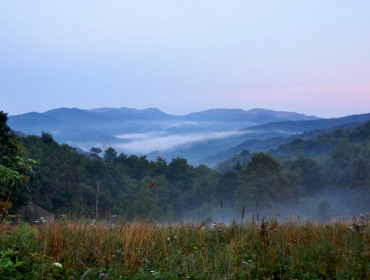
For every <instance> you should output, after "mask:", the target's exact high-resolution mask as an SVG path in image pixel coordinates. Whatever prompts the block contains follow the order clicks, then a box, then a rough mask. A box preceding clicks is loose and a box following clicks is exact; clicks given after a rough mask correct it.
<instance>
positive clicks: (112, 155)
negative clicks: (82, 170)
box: [104, 147, 117, 162]
mask: <svg viewBox="0 0 370 280" xmlns="http://www.w3.org/2000/svg"><path fill="white" fill-rule="evenodd" d="M104 159H105V161H108V162H113V161H115V160H116V159H117V152H116V150H115V149H113V148H112V147H109V148H108V149H106V150H105V152H104Z"/></svg>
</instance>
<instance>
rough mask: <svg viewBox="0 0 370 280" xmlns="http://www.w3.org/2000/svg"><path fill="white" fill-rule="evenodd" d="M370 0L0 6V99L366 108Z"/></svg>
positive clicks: (171, 109) (325, 111) (20, 105)
mask: <svg viewBox="0 0 370 280" xmlns="http://www.w3.org/2000/svg"><path fill="white" fill-rule="evenodd" d="M369 14H370V2H369V1H365V0H363V1H338V0H336V1H334V0H333V1H215V0H212V1H208V0H207V1H192V0H190V1H91V0H89V1H59V2H56V1H16V0H14V1H2V3H1V4H0V100H1V105H2V109H3V110H4V111H6V112H8V113H10V114H11V115H14V114H20V113H25V112H29V111H38V112H43V111H46V110H48V109H52V108H58V107H78V108H98V107H104V106H107V107H121V106H127V107H134V108H146V107H158V108H160V109H162V110H163V111H165V112H167V113H172V114H185V113H188V112H193V111H200V110H204V109H208V108H217V107H222V108H235V107H238V108H243V109H250V108H255V107H259V108H270V109H275V110H287V111H296V112H300V113H305V114H310V115H311V114H314V115H317V116H320V117H331V116H344V115H349V114H356V113H364V112H367V111H369V109H370V108H369V105H368V104H370V81H369V77H370V53H369V51H368V50H369V49H370V36H369V34H370V17H369Z"/></svg>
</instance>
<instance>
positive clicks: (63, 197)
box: [21, 122, 370, 220]
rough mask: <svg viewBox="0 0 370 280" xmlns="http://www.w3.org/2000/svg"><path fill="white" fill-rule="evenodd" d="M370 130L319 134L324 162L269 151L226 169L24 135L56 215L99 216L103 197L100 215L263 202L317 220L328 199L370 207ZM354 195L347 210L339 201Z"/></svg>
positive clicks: (234, 209)
mask: <svg viewBox="0 0 370 280" xmlns="http://www.w3.org/2000/svg"><path fill="white" fill-rule="evenodd" d="M369 131H370V122H369V123H367V124H366V125H364V126H361V127H359V128H357V129H355V130H354V131H352V132H339V131H336V132H333V133H327V134H323V135H320V136H318V137H317V138H315V139H316V140H315V141H321V143H322V145H326V147H328V148H327V149H328V150H329V152H328V153H327V154H326V156H324V157H322V158H320V159H311V158H309V157H305V156H302V153H300V152H298V151H295V152H296V153H295V154H294V152H293V154H292V155H293V157H291V159H290V160H288V161H286V160H285V161H284V162H281V163H279V162H278V161H276V160H275V159H273V158H272V157H271V156H269V155H266V154H249V153H245V154H244V155H241V156H244V157H245V158H247V159H248V161H247V162H246V164H244V165H239V166H238V164H236V165H235V166H234V167H233V168H232V170H229V171H226V172H224V173H221V172H219V171H216V170H212V169H209V168H208V167H206V166H205V165H200V166H198V167H193V166H190V165H189V164H188V163H187V161H186V160H185V159H181V158H176V159H173V160H172V161H171V162H169V163H167V162H166V161H164V160H163V159H161V158H158V159H157V160H156V161H148V160H147V159H146V157H145V156H126V155H125V154H120V155H118V154H117V153H116V152H115V151H114V150H113V149H111V148H109V149H107V150H106V151H105V152H104V153H102V152H101V150H100V149H98V148H92V149H91V153H90V154H88V155H85V154H80V153H78V152H77V151H76V150H75V149H74V148H72V147H70V146H68V145H59V144H57V143H56V142H55V141H54V140H53V138H52V137H51V136H50V135H49V134H43V135H42V137H37V136H28V137H23V138H21V139H22V143H23V145H24V147H25V150H26V154H27V157H30V158H33V159H36V160H37V161H38V162H39V163H38V164H37V165H36V166H35V167H34V174H33V175H32V176H31V180H30V189H31V194H32V200H33V202H34V203H36V204H38V205H40V206H42V207H44V208H45V209H47V210H49V211H52V212H55V213H71V214H73V215H75V216H90V217H94V216H95V215H96V212H95V209H96V207H95V206H96V197H97V194H99V201H100V203H99V205H98V210H99V213H98V215H99V216H100V217H107V216H109V215H118V216H120V217H124V218H126V219H134V218H145V219H152V218H153V219H158V220H163V219H165V220H166V219H172V220H173V219H178V218H184V217H187V218H193V219H200V218H205V217H207V216H212V215H216V216H218V215H220V208H219V205H220V201H223V205H224V210H223V211H226V212H227V213H229V214H228V215H231V216H232V215H236V216H235V217H238V216H237V214H236V213H239V212H240V208H241V207H242V205H244V204H247V205H253V204H254V202H255V201H256V200H260V201H261V206H260V208H261V210H262V209H265V210H266V211H271V210H273V209H275V210H277V209H280V211H283V212H284V211H285V212H286V211H288V212H289V211H293V209H294V211H295V212H296V213H301V215H302V216H315V217H316V216H317V215H319V214H318V213H319V212H317V209H318V207H322V205H321V206H320V203H324V204H325V205H327V204H328V205H329V206H328V207H329V208H330V209H331V211H332V212H330V213H331V215H334V213H335V214H336V215H344V214H346V213H350V212H351V211H363V210H364V209H366V210H368V205H369V204H368V202H369V193H370V176H369V174H370V143H369ZM340 135H341V136H340ZM346 139H347V140H348V141H344V140H346ZM307 143H310V142H307ZM293 144H294V142H293ZM291 145H292V144H291ZM307 145H308V146H307V147H309V146H310V145H309V144H307ZM312 149H313V150H315V148H314V147H312ZM262 178H263V180H262V181H261V179H262ZM98 187H99V192H98ZM348 196H350V197H351V201H350V202H348V201H347V202H346V205H347V206H346V207H341V208H338V207H336V206H335V205H340V204H341V203H344V202H345V201H341V199H348ZM262 201H263V204H262ZM325 207H326V206H325ZM252 208H253V207H252ZM252 208H251V207H250V208H248V211H252V210H255V209H254V208H253V209H252ZM289 209H290V210H289ZM330 213H329V212H328V213H327V215H329V214H330Z"/></svg>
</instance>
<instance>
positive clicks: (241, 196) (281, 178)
mask: <svg viewBox="0 0 370 280" xmlns="http://www.w3.org/2000/svg"><path fill="white" fill-rule="evenodd" d="M292 199H293V191H292V186H291V183H290V181H289V179H288V177H287V176H286V174H284V173H283V172H282V171H281V169H280V165H279V163H278V162H277V161H275V160H274V159H273V158H272V157H271V156H270V155H266V154H263V153H259V154H256V155H254V156H253V157H252V160H251V162H250V163H249V164H248V166H247V168H246V169H244V170H243V171H242V175H241V180H240V184H239V186H238V190H237V201H236V202H237V204H238V205H237V206H241V205H243V204H247V205H253V204H254V202H255V201H256V200H258V201H261V202H262V207H263V208H272V207H273V206H276V205H279V204H285V203H289V202H291V201H292Z"/></svg>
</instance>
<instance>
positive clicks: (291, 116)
mask: <svg viewBox="0 0 370 280" xmlns="http://www.w3.org/2000/svg"><path fill="white" fill-rule="evenodd" d="M30 114H32V115H30ZM43 116H45V119H48V118H50V116H53V117H56V118H60V119H62V120H70V119H74V121H78V120H82V121H86V120H92V121H104V120H105V121H108V120H110V121H111V120H112V119H116V120H143V119H150V120H187V121H219V122H241V121H247V122H254V123H266V122H272V121H274V122H276V121H285V120H314V119H319V118H318V117H315V116H306V115H304V114H298V113H295V112H285V111H273V110H267V109H251V110H247V111H246V110H243V109H209V110H205V111H200V112H195V113H190V114H186V115H171V114H167V113H164V112H163V111H161V110H159V109H157V108H147V109H142V110H140V109H133V108H127V107H121V108H107V107H105V108H97V109H78V108H58V109H53V110H49V111H46V112H44V113H37V112H31V113H26V114H20V115H14V116H10V119H11V122H12V123H20V122H22V121H24V120H25V119H26V118H27V120H28V121H31V120H34V121H43Z"/></svg>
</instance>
